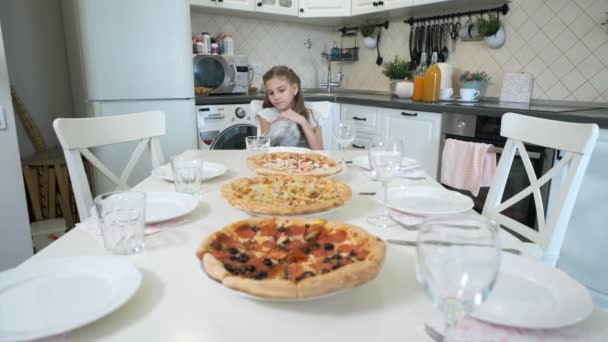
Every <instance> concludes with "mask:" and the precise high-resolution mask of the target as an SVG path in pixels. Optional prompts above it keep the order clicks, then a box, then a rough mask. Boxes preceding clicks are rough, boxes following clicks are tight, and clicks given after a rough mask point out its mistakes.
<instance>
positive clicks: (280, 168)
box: [247, 152, 342, 177]
mask: <svg viewBox="0 0 608 342" xmlns="http://www.w3.org/2000/svg"><path fill="white" fill-rule="evenodd" d="M247 166H248V167H249V168H250V169H251V170H252V171H253V172H255V173H257V174H259V175H300V176H316V177H326V176H331V175H334V174H336V173H338V172H340V171H342V165H340V164H339V163H337V162H336V161H335V160H333V159H331V158H329V157H327V156H324V155H322V154H318V153H294V152H272V153H262V154H257V155H255V156H251V157H249V158H247Z"/></svg>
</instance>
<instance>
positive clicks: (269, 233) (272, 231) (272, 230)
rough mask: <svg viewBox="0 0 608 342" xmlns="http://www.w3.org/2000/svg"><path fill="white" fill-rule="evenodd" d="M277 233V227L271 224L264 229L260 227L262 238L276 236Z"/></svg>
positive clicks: (264, 226)
mask: <svg viewBox="0 0 608 342" xmlns="http://www.w3.org/2000/svg"><path fill="white" fill-rule="evenodd" d="M276 232H277V229H276V227H275V226H274V225H271V224H265V225H263V226H262V227H260V234H261V235H262V236H274V234H275V233H276Z"/></svg>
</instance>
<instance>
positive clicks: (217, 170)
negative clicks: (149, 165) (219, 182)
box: [152, 161, 228, 182]
mask: <svg viewBox="0 0 608 342" xmlns="http://www.w3.org/2000/svg"><path fill="white" fill-rule="evenodd" d="M227 170H228V169H227V168H226V166H225V165H224V164H220V163H214V162H209V161H203V180H204V181H205V180H208V179H211V178H215V177H217V176H221V175H223V174H224V173H226V171H227ZM152 176H154V177H156V178H160V179H163V180H166V181H168V182H173V171H172V170H171V165H170V164H164V165H162V166H159V167H157V168H156V169H154V170H152Z"/></svg>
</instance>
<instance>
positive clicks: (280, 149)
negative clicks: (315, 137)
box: [268, 146, 312, 153]
mask: <svg viewBox="0 0 608 342" xmlns="http://www.w3.org/2000/svg"><path fill="white" fill-rule="evenodd" d="M268 152H270V153H277V152H292V153H311V152H312V150H311V149H309V148H306V147H291V146H274V147H271V148H270V149H269V150H268Z"/></svg>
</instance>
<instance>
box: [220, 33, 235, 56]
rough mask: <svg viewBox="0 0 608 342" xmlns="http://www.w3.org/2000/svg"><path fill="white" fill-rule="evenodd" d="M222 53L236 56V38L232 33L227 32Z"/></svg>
mask: <svg viewBox="0 0 608 342" xmlns="http://www.w3.org/2000/svg"><path fill="white" fill-rule="evenodd" d="M223 42H224V43H223V49H222V55H227V56H234V40H233V39H232V35H231V34H225V35H224V40H223Z"/></svg>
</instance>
